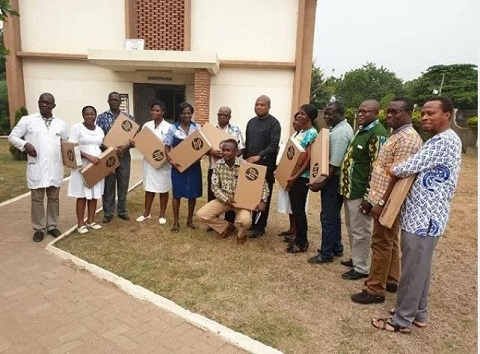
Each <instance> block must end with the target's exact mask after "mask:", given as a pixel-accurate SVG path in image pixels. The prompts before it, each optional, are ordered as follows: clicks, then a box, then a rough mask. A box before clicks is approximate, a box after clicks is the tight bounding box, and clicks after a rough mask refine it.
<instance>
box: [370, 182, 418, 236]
mask: <svg viewBox="0 0 480 354" xmlns="http://www.w3.org/2000/svg"><path fill="white" fill-rule="evenodd" d="M416 176H417V175H413V176H408V177H406V178H402V179H399V180H398V181H397V183H395V186H394V187H393V190H392V193H391V194H390V197H389V198H388V200H387V202H386V203H385V206H384V207H383V212H382V215H380V218H379V219H378V221H379V222H380V224H382V225H383V226H385V227H388V228H389V229H391V228H392V225H393V223H394V222H395V219H396V218H397V216H398V213H399V212H400V208H401V207H402V204H403V202H404V201H405V198H407V194H408V192H409V191H410V188H411V187H412V184H413V182H414V181H415V177H416Z"/></svg>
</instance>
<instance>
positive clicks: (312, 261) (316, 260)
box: [308, 254, 333, 264]
mask: <svg viewBox="0 0 480 354" xmlns="http://www.w3.org/2000/svg"><path fill="white" fill-rule="evenodd" d="M332 262H333V257H332V258H326V257H322V255H320V254H317V255H316V256H315V257H312V258H309V259H308V263H310V264H322V263H332Z"/></svg>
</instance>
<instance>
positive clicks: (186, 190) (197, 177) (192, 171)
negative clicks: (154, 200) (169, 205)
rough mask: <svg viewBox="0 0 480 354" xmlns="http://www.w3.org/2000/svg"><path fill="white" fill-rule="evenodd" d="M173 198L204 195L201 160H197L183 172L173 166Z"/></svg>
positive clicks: (190, 197)
mask: <svg viewBox="0 0 480 354" xmlns="http://www.w3.org/2000/svg"><path fill="white" fill-rule="evenodd" d="M172 192H173V198H175V199H180V198H188V199H194V198H198V197H201V196H202V193H203V190H202V168H201V166H200V161H197V162H195V163H194V164H193V165H192V166H190V167H189V168H187V169H186V170H185V171H183V173H180V172H178V171H177V169H176V168H174V167H172Z"/></svg>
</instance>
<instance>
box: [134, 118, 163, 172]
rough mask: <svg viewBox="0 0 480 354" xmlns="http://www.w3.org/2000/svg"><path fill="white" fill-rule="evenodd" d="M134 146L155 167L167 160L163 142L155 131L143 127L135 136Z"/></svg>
mask: <svg viewBox="0 0 480 354" xmlns="http://www.w3.org/2000/svg"><path fill="white" fill-rule="evenodd" d="M133 141H134V142H135V148H136V149H138V151H140V152H141V153H142V155H143V156H144V157H145V159H146V160H147V161H148V162H149V163H150V165H152V166H153V167H155V168H160V167H161V166H163V164H164V163H165V162H167V156H166V155H165V144H164V143H163V141H162V140H161V139H160V138H159V137H158V136H156V135H155V133H154V132H153V131H152V130H151V129H149V128H147V127H144V128H143V129H142V130H141V131H140V132H139V133H138V134H137V135H135V137H134V138H133Z"/></svg>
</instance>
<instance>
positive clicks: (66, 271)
mask: <svg viewBox="0 0 480 354" xmlns="http://www.w3.org/2000/svg"><path fill="white" fill-rule="evenodd" d="M140 178H141V161H138V160H133V161H132V176H131V185H132V184H133V183H132V182H134V181H138V180H139V179H140ZM67 183H68V182H64V184H63V185H62V188H61V200H60V211H61V212H60V225H59V229H60V230H61V231H66V230H68V229H69V228H70V227H72V226H73V225H75V224H76V218H75V211H74V210H75V209H74V208H75V199H74V198H69V197H67V196H66V191H67ZM32 235H33V231H32V229H31V223H30V197H26V198H23V199H20V200H18V201H16V202H13V203H11V204H8V205H4V206H1V207H0V353H3V352H5V353H67V352H68V353H122V352H138V353H148V352H155V353H243V352H244V351H243V350H241V349H238V348H236V347H234V346H232V345H230V344H228V343H226V342H225V341H224V340H223V339H222V338H220V337H219V336H217V335H215V334H212V333H210V332H207V331H204V330H202V329H200V328H198V327H195V326H193V325H191V324H189V323H188V322H186V321H185V320H183V319H181V318H179V317H177V316H174V315H172V314H170V313H168V312H166V311H164V310H161V309H159V308H157V307H155V306H154V305H152V304H150V303H148V302H146V301H141V300H138V299H136V298H133V297H131V296H129V295H127V294H126V293H124V292H123V291H121V290H119V289H118V288H116V287H115V286H113V285H112V284H110V283H108V282H106V281H101V280H98V279H96V278H94V277H93V276H92V275H90V274H89V273H86V272H83V271H79V270H78V269H77V268H75V267H71V266H70V265H69V264H70V263H68V262H62V260H60V259H59V258H58V257H56V256H54V255H52V254H50V253H49V252H47V251H46V250H45V249H44V248H45V246H46V244H47V243H48V242H50V241H51V240H52V238H51V236H46V237H45V240H44V241H43V242H41V243H36V242H33V240H32Z"/></svg>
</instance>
